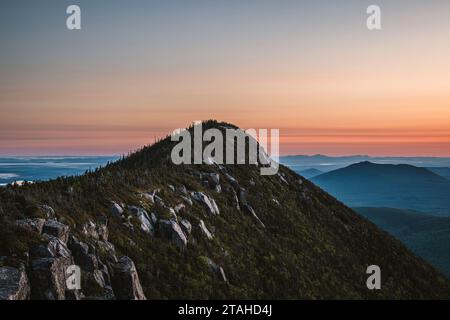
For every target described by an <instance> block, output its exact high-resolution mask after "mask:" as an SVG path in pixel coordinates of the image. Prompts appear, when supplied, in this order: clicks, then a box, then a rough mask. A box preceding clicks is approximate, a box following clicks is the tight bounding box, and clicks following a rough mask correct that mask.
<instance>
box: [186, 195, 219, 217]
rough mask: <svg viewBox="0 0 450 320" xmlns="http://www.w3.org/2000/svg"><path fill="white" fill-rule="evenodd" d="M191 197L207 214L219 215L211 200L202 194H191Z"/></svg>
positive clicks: (215, 205)
mask: <svg viewBox="0 0 450 320" xmlns="http://www.w3.org/2000/svg"><path fill="white" fill-rule="evenodd" d="M191 195H192V198H194V200H196V201H197V202H199V203H200V204H202V205H203V207H204V208H205V210H206V211H207V212H208V213H210V214H212V215H218V214H220V211H219V207H218V206H217V204H216V202H215V201H214V199H213V198H210V197H208V196H207V195H206V194H204V193H203V192H192V193H191Z"/></svg>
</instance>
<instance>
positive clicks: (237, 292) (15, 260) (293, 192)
mask: <svg viewBox="0 0 450 320" xmlns="http://www.w3.org/2000/svg"><path fill="white" fill-rule="evenodd" d="M223 126H229V125H227V124H223V123H217V122H213V121H210V122H208V123H206V124H204V127H206V128H208V127H217V128H223ZM172 146H173V143H172V142H170V140H168V139H165V140H163V141H161V142H159V143H157V144H156V145H153V146H150V147H145V148H143V149H142V150H140V151H138V152H136V153H134V154H132V155H130V156H129V157H126V158H125V159H123V160H121V161H118V162H116V163H114V164H111V165H109V166H107V167H106V168H102V169H100V170H96V171H95V172H88V173H86V174H85V175H83V176H80V177H74V178H60V179H56V180H53V181H49V182H44V183H36V184H34V185H26V186H23V187H8V188H6V189H3V190H0V220H1V221H0V256H4V257H5V258H3V259H2V260H1V261H2V262H1V263H2V264H3V265H4V266H6V265H11V266H17V265H19V264H20V263H23V265H24V267H25V268H26V270H27V272H28V275H29V277H30V278H31V296H32V297H38V298H42V296H43V295H42V294H41V293H40V288H39V287H38V285H37V283H42V282H39V280H40V278H39V276H40V275H41V273H39V272H41V271H42V269H38V271H36V268H37V267H36V265H37V262H36V261H37V260H36V259H38V258H39V259H40V258H41V252H40V251H39V250H36V249H34V248H35V247H36V246H37V244H39V243H44V244H45V243H46V242H47V241H48V236H47V238H46V235H45V234H44V233H45V232H44V231H45V230H44V231H42V232H40V231H35V230H31V231H24V229H23V228H19V227H17V226H16V220H17V219H24V218H37V217H42V218H45V219H51V217H50V218H49V216H51V214H50V215H49V214H48V210H46V209H45V208H47V207H42V205H47V206H50V207H52V208H53V209H54V212H55V215H56V218H57V220H58V221H59V222H61V223H62V224H65V225H68V226H69V227H70V231H69V240H68V247H69V249H70V250H71V251H72V254H73V255H74V259H75V262H77V261H81V262H83V263H84V262H85V260H86V259H89V261H88V262H89V263H85V264H83V268H82V269H83V274H86V275H91V274H94V273H95V272H97V270H100V269H102V270H104V269H105V268H106V269H107V270H106V271H105V270H104V271H103V274H104V277H105V278H106V274H108V275H109V276H111V278H112V279H113V280H112V282H113V284H112V289H113V291H114V292H113V294H114V295H115V296H116V297H117V298H128V297H129V296H128V295H127V293H126V292H125V293H122V292H119V291H120V290H119V289H120V286H118V285H115V283H119V284H120V283H122V282H124V281H125V280H124V278H123V277H122V278H121V277H119V276H118V275H120V274H121V273H120V272H122V271H123V269H126V268H124V267H123V265H125V264H126V260H121V264H117V261H116V260H115V256H117V258H120V257H121V256H125V255H126V256H128V257H130V258H131V259H132V260H133V261H134V264H135V265H136V268H137V272H138V275H139V279H140V283H141V285H142V289H143V293H144V294H145V296H146V298H147V299H185V298H198V299H224V298H250V299H259V298H263V299H270V298H274V299H313V298H319V299H326V298H327V299H381V298H383V299H409V298H414V299H429V298H450V284H449V282H448V281H447V280H446V279H445V277H444V276H442V275H441V274H440V273H439V272H438V271H436V270H435V269H434V268H433V267H431V266H430V265H429V264H427V263H426V262H424V261H423V260H422V259H420V258H418V257H416V256H415V255H414V254H412V253H411V252H410V251H409V250H407V249H406V248H405V246H403V245H402V244H401V243H400V242H399V241H397V240H395V239H394V238H393V237H391V236H389V235H388V234H387V233H385V232H384V231H381V230H380V229H378V228H377V227H376V226H375V225H374V224H372V223H371V222H369V221H368V220H365V219H364V218H362V217H360V216H359V215H357V214H356V213H355V212H353V211H352V210H351V209H349V208H348V207H346V206H344V205H343V204H342V203H341V202H339V201H337V200H335V199H334V198H333V197H331V196H330V195H328V194H327V193H325V192H323V191H322V190H321V189H319V188H318V187H316V186H315V185H314V184H312V183H311V182H309V181H307V180H305V179H303V178H300V177H299V176H298V175H297V174H295V173H294V172H292V171H291V170H289V169H287V168H286V167H281V168H280V174H279V175H274V176H261V175H260V172H259V168H257V167H256V166H254V165H226V166H218V165H201V166H195V165H190V166H188V165H182V166H174V165H173V164H172V163H171V161H170V151H171V148H172ZM153 191H155V192H154V193H153ZM198 192H203V195H205V197H206V198H203V197H202V194H199V193H198ZM199 199H204V200H205V199H208V200H205V201H206V202H202V201H200V200H199ZM112 201H114V202H115V204H116V205H117V206H112V203H111V202H112ZM214 202H215V204H216V205H217V208H215V206H214ZM207 203H209V204H207ZM180 204H182V205H184V207H183V206H179V205H180ZM118 206H120V208H121V209H123V212H121V210H119V208H118ZM133 206H134V207H133ZM175 209H177V210H175ZM216 209H218V210H219V211H220V213H219V212H217V210H216ZM142 210H143V211H142ZM144 211H145V214H144V213H143V212H144ZM174 211H177V212H176V214H174ZM146 215H147V216H149V219H147V218H145V219H142V217H143V216H144V217H145V216H146ZM140 219H141V220H140ZM90 221H91V222H92V223H91V224H90ZM105 221H107V223H106V222H105ZM147 221H149V223H148V224H146V223H147ZM175 221H176V223H175ZM186 221H188V222H189V223H190V225H191V226H192V230H191V231H189V230H188V229H189V228H187V227H185V225H187V224H186ZM144 222H145V223H144ZM183 223H185V225H183ZM46 224H48V220H47V222H46ZM170 225H171V226H172V227H169V226H170ZM90 226H92V227H90ZM50 227H52V224H50ZM50 227H48V228H47V233H49V232H53V231H52V230H54V229H49V228H50ZM106 227H107V229H108V231H109V237H107V236H106V235H105V234H104V230H105V228H106ZM144 227H145V228H144ZM146 228H147V229H146ZM148 228H149V229H151V231H149V232H146V231H145V230H148ZM44 229H45V227H44ZM181 231H182V232H181ZM42 234H43V235H42ZM58 236H59V237H60V238H65V235H64V232H63V233H62V234H58ZM73 236H75V237H76V238H77V239H78V240H77V241H81V242H83V243H85V244H86V246H84V245H80V244H79V243H78V242H77V241H76V240H75V239H73ZM106 238H107V239H106ZM63 240H65V239H63ZM63 242H64V241H63ZM109 243H110V244H112V245H114V247H115V253H112V252H111V250H109V249H108V248H110V247H111V246H110V245H109ZM84 247H86V252H84V251H83V250H84V249H83V250H82V248H84ZM80 248H81V249H80ZM87 248H89V249H87ZM78 250H79V251H80V252H81V253H80V254H79V255H80V256H79V257H78V256H77V255H76V253H77V252H78ZM88 253H89V254H88ZM56 256H57V258H56V259H60V258H59V255H58V254H57V255H56ZM77 257H78V258H77ZM94 258H95V259H94ZM93 259H94V260H96V261H97V262H98V263H93V262H92V260H93ZM52 261H53V260H52ZM58 261H59V260H58ZM77 264H78V262H77ZM372 264H376V265H379V266H380V267H381V270H382V290H379V291H369V290H368V289H367V288H366V279H367V275H366V273H365V272H366V268H367V266H368V265H372ZM93 265H94V266H93ZM33 268H34V269H33ZM46 271H47V270H44V271H43V272H46ZM33 272H34V276H33ZM86 279H87V280H86V281H85V283H84V285H83V288H82V291H83V294H84V296H85V297H88V298H89V297H102V298H107V297H109V296H110V295H111V290H110V289H109V287H108V285H106V286H102V285H100V282H101V281H100V282H99V281H97V280H95V279H94V277H91V276H89V277H88V276H87V277H86ZM120 281H122V282H120ZM137 287H139V286H137ZM50 289H51V290H53V289H52V288H50ZM50 289H49V290H50ZM135 289H136V288H135ZM138 289H139V288H137V289H136V290H135V293H134V295H135V296H140V297H142V294H141V293H140V292H139V290H138ZM105 292H108V294H106V293H105ZM60 297H64V292H62V293H61V292H60ZM65 297H66V298H67V297H68V294H67V293H66V294H65Z"/></svg>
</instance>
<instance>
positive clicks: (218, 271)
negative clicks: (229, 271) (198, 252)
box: [206, 258, 228, 282]
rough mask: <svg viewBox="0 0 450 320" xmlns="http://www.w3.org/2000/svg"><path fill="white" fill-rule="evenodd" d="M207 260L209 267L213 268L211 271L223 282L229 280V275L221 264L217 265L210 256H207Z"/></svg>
mask: <svg viewBox="0 0 450 320" xmlns="http://www.w3.org/2000/svg"><path fill="white" fill-rule="evenodd" d="M206 261H207V263H208V267H209V269H210V270H211V272H213V273H214V274H215V275H216V276H217V277H218V278H219V279H220V280H222V281H223V282H228V279H227V276H226V275H225V271H224V270H223V268H222V267H221V266H219V265H217V264H216V263H215V262H214V261H212V260H211V259H210V258H206Z"/></svg>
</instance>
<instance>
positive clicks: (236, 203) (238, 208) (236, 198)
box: [231, 189, 241, 211]
mask: <svg viewBox="0 0 450 320" xmlns="http://www.w3.org/2000/svg"><path fill="white" fill-rule="evenodd" d="M231 191H232V193H233V202H234V207H235V208H236V210H238V211H239V210H241V207H240V206H239V198H238V196H237V193H236V191H234V189H231Z"/></svg>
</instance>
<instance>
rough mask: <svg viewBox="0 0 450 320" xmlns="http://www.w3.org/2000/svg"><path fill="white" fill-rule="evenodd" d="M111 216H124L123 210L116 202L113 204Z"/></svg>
mask: <svg viewBox="0 0 450 320" xmlns="http://www.w3.org/2000/svg"><path fill="white" fill-rule="evenodd" d="M110 211H111V214H112V215H114V216H117V217H121V216H122V214H123V208H122V207H121V206H120V205H119V204H118V203H116V202H114V201H113V202H111V207H110Z"/></svg>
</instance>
